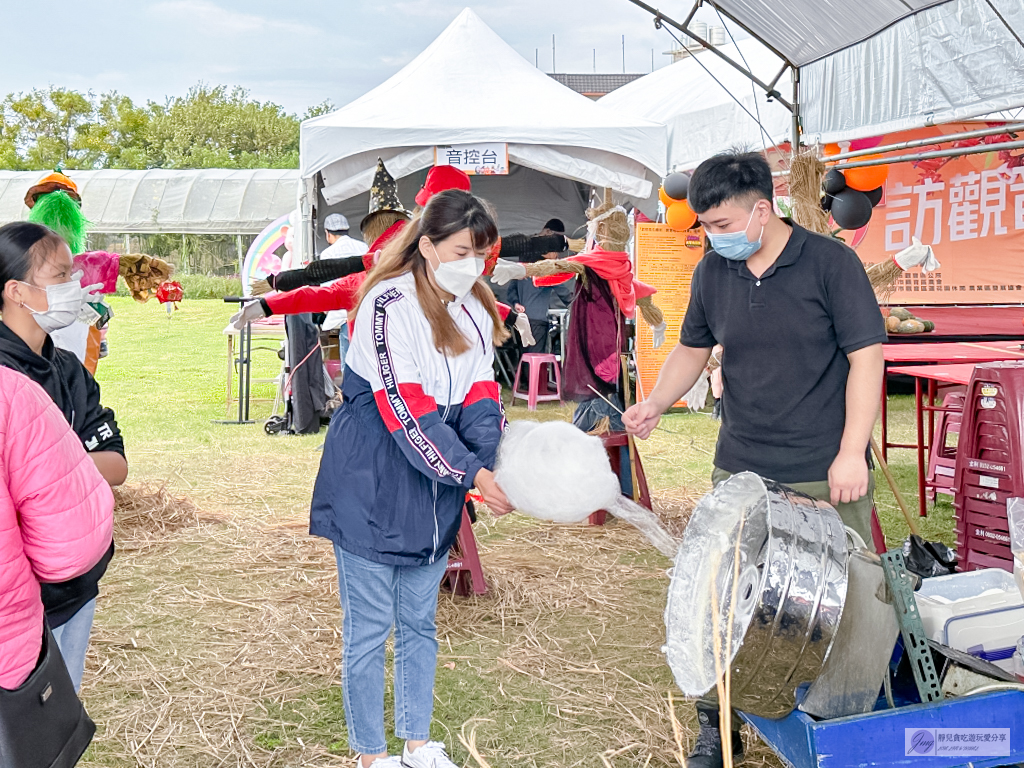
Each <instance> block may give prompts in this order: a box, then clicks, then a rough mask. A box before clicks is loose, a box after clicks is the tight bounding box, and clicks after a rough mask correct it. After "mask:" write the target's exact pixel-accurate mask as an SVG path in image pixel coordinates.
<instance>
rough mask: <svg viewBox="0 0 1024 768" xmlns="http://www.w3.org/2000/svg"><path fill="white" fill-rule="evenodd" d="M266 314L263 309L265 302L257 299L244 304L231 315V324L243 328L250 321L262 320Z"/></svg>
mask: <svg viewBox="0 0 1024 768" xmlns="http://www.w3.org/2000/svg"><path fill="white" fill-rule="evenodd" d="M266 316H267V313H266V312H264V311H263V302H262V301H259V300H258V299H257V300H256V301H250V302H249V303H248V304H243V305H242V308H241V309H240V310H238V311H237V312H235V314H233V315H232V316H231V324H232V325H233V326H235V328H237V329H238V330H242V329H243V328H245V326H246V325H247V324H248V323H254V322H256V321H257V320H262V319H263V318H264V317H266Z"/></svg>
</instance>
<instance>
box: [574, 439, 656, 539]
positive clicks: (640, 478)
mask: <svg viewBox="0 0 1024 768" xmlns="http://www.w3.org/2000/svg"><path fill="white" fill-rule="evenodd" d="M601 442H602V443H604V449H605V451H607V452H608V461H609V462H611V465H612V472H614V473H615V477H616V478H618V477H621V476H622V451H621V449H622V448H623V447H624V446H627V445H629V439H628V435H626V433H625V432H609V433H608V434H607V435H601ZM633 455H634V457H635V458H636V484H637V486H638V490H639V492H640V505H641V506H644V507H647V509H653V507H652V506H651V494H650V492H649V491H648V490H647V476H646V475H645V474H644V465H643V464H642V463H641V462H640V452H639V451H635V452H634V453H633ZM607 517H608V512H607V511H606V510H603V509H599V510H598V511H597V512H595V513H594V514H592V515H591V516H590V517H589V518H588V519H587V522H588V523H589V524H590V525H604V521H605V520H606V519H607Z"/></svg>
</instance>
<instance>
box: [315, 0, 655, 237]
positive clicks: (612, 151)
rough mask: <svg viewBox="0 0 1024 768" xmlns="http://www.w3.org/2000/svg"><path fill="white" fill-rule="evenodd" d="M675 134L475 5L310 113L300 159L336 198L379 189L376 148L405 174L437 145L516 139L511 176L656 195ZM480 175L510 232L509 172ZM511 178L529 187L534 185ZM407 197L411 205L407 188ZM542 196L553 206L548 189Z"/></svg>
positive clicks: (332, 200) (428, 161) (427, 162)
mask: <svg viewBox="0 0 1024 768" xmlns="http://www.w3.org/2000/svg"><path fill="white" fill-rule="evenodd" d="M665 137H666V131H665V127H664V126H662V125H658V124H655V123H650V122H647V121H646V120H642V119H638V118H635V117H630V116H625V115H621V114H618V113H616V112H615V111H613V110H608V109H606V108H604V107H603V106H601V105H599V104H596V103H594V102H593V101H591V100H590V99H588V98H586V97H585V96H582V95H580V94H578V93H575V92H574V91H572V90H570V89H569V88H566V87H565V86H563V85H562V84H560V83H558V82H556V81H554V80H552V79H551V78H550V77H548V76H547V75H546V74H544V73H543V72H541V71H540V70H539V69H537V68H536V67H534V66H533V65H532V64H531V63H529V62H528V61H526V60H525V59H523V58H522V57H521V56H520V55H519V54H518V53H516V51H515V50H513V49H512V48H511V47H510V46H509V45H508V44H507V43H506V42H505V41H504V40H502V39H501V38H500V37H499V36H498V35H497V34H495V33H494V32H493V31H492V30H491V29H490V28H489V27H488V26H487V25H486V24H484V22H483V21H482V20H481V19H480V18H479V17H478V16H477V15H476V14H475V13H473V11H472V10H470V9H468V8H467V9H465V10H464V11H462V13H460V14H459V16H458V17H457V18H456V19H455V20H454V21H453V22H452V23H451V25H450V26H449V27H448V28H447V29H446V30H445V31H444V32H442V33H441V35H440V36H439V37H438V38H437V39H436V40H435V41H434V42H433V43H431V44H430V46H429V47H427V48H426V50H424V51H423V52H422V53H421V54H420V55H419V56H417V57H416V58H415V59H414V60H413V61H412V62H410V63H409V64H408V65H407V66H406V67H405V68H404V69H402V70H401V71H400V72H398V73H397V74H396V75H394V76H393V77H391V78H390V79H389V80H387V81H386V82H384V83H382V84H381V85H379V86H378V87H377V88H375V89H373V90H372V91H370V92H369V93H367V94H365V95H364V96H362V97H361V98H359V99H356V100H355V101H354V102H352V103H351V104H348V105H347V106H345V107H342V108H341V109H339V110H337V111H335V112H332V113H330V114H328V115H324V116H321V117H317V118H313V119H311V120H307V121H305V122H304V123H303V124H302V129H301V138H300V157H301V161H300V164H301V173H302V177H303V179H304V180H306V184H307V186H306V190H305V194H306V201H307V203H308V204H309V205H311V204H313V203H314V202H315V201H316V197H315V193H314V190H313V180H314V179H315V177H316V176H317V174H320V175H321V177H322V179H323V188H322V193H323V198H324V200H325V201H326V203H327V204H328V205H331V206H334V205H336V204H339V203H342V201H346V200H349V199H351V198H353V197H355V196H356V195H360V194H362V193H365V192H366V191H367V190H369V188H370V184H371V182H372V180H373V173H374V169H375V168H376V165H377V158H378V157H381V158H383V159H384V162H385V164H386V165H387V167H388V170H389V171H390V172H391V173H392V175H393V176H394V177H395V178H398V179H400V178H402V177H405V176H409V175H410V174H414V173H416V172H418V171H422V170H423V169H426V168H428V167H429V166H431V165H433V164H434V148H435V147H436V146H443V145H449V144H467V143H474V142H500V143H505V144H507V145H508V154H509V161H510V163H511V165H512V170H513V174H512V175H515V172H516V168H519V169H521V170H520V171H519V173H520V174H524V173H526V172H527V171H528V172H530V173H534V172H539V173H540V174H545V175H549V176H554V177H559V178H560V179H563V180H569V181H571V182H579V183H582V184H588V185H593V186H595V187H611V188H612V189H613V190H616V191H617V192H619V193H622V194H625V195H630V196H637V197H648V196H649V195H650V194H651V191H652V190H653V189H655V188H656V185H657V181H658V178H659V175H660V173H661V172H662V170H663V168H664V162H665ZM504 178H505V179H510V178H511V176H510V177H504ZM477 181H480V182H481V188H482V187H483V186H485V184H484V182H485V181H486V186H487V187H488V192H487V194H488V195H489V196H490V200H491V202H493V203H494V204H495V205H496V206H497V208H498V214H499V223H500V224H501V226H502V230H503V231H507V229H508V226H509V221H508V219H507V217H506V211H507V209H508V208H510V207H511V208H515V207H517V206H518V207H521V206H522V205H523V202H524V201H522V200H517V199H510V198H509V196H508V194H507V189H508V188H506V187H503V185H502V178H501V177H498V178H493V179H491V178H485V177H479V178H478V179H477V180H475V181H474V188H476V185H477ZM510 186H515V187H516V190H515V192H524V191H528V189H529V186H530V185H529V184H519V185H510ZM503 190H506V191H505V192H503ZM513 194H514V193H513ZM573 194H574V195H575V196H576V197H578V196H579V195H578V192H576V191H575V190H574V191H573ZM403 202H405V203H406V204H407V205H410V206H411V205H412V200H411V198H409V197H406V196H404V194H403ZM535 202H536V205H535V206H534V207H535V208H536V210H538V211H543V209H544V205H545V201H544V199H543V198H538V199H537V200H536V201H535ZM549 202H553V201H549ZM580 212H582V209H580ZM308 215H309V211H308V206H307V205H305V204H304V205H303V218H306V217H307V216H308ZM540 215H541V216H543V213H541V214H540ZM552 215H553V214H552ZM541 223H542V222H541ZM566 223H567V224H568V223H569V222H566ZM353 226H354V223H353ZM307 231H308V230H307Z"/></svg>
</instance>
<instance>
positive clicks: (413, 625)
mask: <svg viewBox="0 0 1024 768" xmlns="http://www.w3.org/2000/svg"><path fill="white" fill-rule="evenodd" d="M334 557H335V559H336V560H337V561H338V587H339V592H340V594H341V607H342V610H343V611H344V623H343V625H342V642H343V649H342V655H341V684H342V689H343V690H342V692H343V697H344V702H345V720H346V722H347V724H348V744H349V748H350V749H353V750H355V751H356V752H360V753H362V754H366V755H375V754H379V753H381V752H385V751H387V742H386V740H385V736H384V644H385V643H386V642H387V639H388V636H389V635H390V634H391V630H392V629H394V630H395V736H397V737H398V738H400V739H405V740H407V741H408V740H425V739H428V738H429V737H430V721H431V718H432V717H433V713H434V672H435V671H436V669H437V625H436V624H435V623H434V617H435V616H436V614H437V589H438V586H440V584H441V578H442V577H443V576H444V573H445V566H447V564H448V556H447V555H445V556H444V557H442V558H440V559H438V560H437V561H436V562H434V563H432V564H430V565H421V566H405V567H403V566H394V565H384V564H382V563H375V562H373V561H372V560H367V559H365V558H362V557H357V556H356V555H353V554H351V553H350V552H346V551H344V550H343V549H341V547H339V546H338V545H337V544H335V545H334Z"/></svg>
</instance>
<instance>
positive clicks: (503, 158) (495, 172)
mask: <svg viewBox="0 0 1024 768" xmlns="http://www.w3.org/2000/svg"><path fill="white" fill-rule="evenodd" d="M434 165H450V166H452V167H453V168H458V169H459V170H460V171H465V172H466V173H467V174H469V175H470V176H507V175H508V144H501V143H497V142H483V143H478V144H447V145H442V146H437V147H434Z"/></svg>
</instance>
